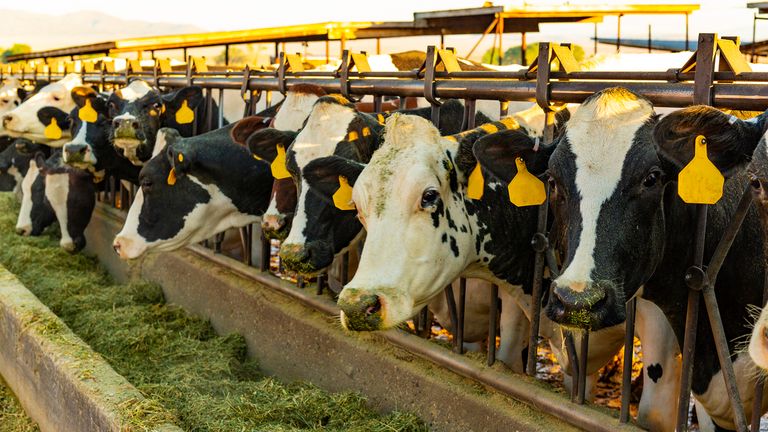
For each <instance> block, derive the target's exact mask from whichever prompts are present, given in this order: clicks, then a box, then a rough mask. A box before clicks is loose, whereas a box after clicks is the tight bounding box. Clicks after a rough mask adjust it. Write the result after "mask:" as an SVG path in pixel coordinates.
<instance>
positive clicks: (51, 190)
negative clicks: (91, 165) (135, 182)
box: [16, 150, 96, 253]
mask: <svg viewBox="0 0 768 432" xmlns="http://www.w3.org/2000/svg"><path fill="white" fill-rule="evenodd" d="M30 165H34V167H35V168H36V170H34V171H32V170H30V172H32V175H29V176H26V177H24V181H23V182H22V187H23V188H24V192H23V194H24V195H23V199H22V206H21V210H20V212H19V219H18V222H17V225H16V230H17V232H19V233H20V234H23V235H40V234H42V232H43V230H45V228H47V227H48V226H50V225H51V224H52V223H53V222H55V221H57V220H58V222H59V226H60V229H61V240H60V242H59V244H60V245H61V247H62V248H63V249H64V250H66V251H67V252H71V253H74V252H78V251H80V250H81V249H82V248H83V247H85V243H86V241H85V228H86V227H87V226H88V222H90V220H91V214H92V212H93V208H94V207H95V205H96V195H95V192H96V186H95V183H94V178H93V176H92V175H91V174H90V173H89V172H87V171H83V170H79V169H75V168H72V167H69V166H67V165H65V164H63V162H62V159H61V150H56V151H54V153H53V154H52V155H51V157H50V158H48V159H47V160H46V159H45V157H44V156H43V154H42V153H37V155H36V156H35V159H34V161H31V162H30Z"/></svg>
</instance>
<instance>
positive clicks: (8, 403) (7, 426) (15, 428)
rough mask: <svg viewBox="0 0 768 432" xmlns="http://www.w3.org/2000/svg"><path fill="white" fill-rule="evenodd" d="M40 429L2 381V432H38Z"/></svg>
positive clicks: (0, 399) (0, 385)
mask: <svg viewBox="0 0 768 432" xmlns="http://www.w3.org/2000/svg"><path fill="white" fill-rule="evenodd" d="M39 430H40V428H38V427H37V424H35V422H33V421H32V420H31V419H30V418H29V417H27V415H26V414H24V410H23V409H22V408H21V404H19V401H18V400H17V399H16V397H15V396H14V395H13V393H11V389H9V388H8V387H7V386H6V385H5V382H3V380H2V379H0V432H38V431H39Z"/></svg>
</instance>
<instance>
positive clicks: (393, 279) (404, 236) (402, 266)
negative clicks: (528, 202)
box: [305, 115, 535, 330]
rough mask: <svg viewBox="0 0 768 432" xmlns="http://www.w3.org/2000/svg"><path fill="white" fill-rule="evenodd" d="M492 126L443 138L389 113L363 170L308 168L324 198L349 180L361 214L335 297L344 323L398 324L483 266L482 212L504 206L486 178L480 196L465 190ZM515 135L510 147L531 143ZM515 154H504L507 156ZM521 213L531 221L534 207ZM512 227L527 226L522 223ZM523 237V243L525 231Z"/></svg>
mask: <svg viewBox="0 0 768 432" xmlns="http://www.w3.org/2000/svg"><path fill="white" fill-rule="evenodd" d="M505 121H509V120H505ZM511 122H514V121H513V120H511V121H510V123H508V124H511ZM494 125H496V124H495V123H494ZM499 125H501V124H499ZM506 125H507V124H505V126H506ZM515 127H516V123H515ZM497 129H498V126H493V127H489V126H486V127H485V129H483V128H477V129H475V130H472V131H469V132H467V133H463V134H459V135H456V136H452V137H441V136H440V133H439V131H438V130H437V129H436V128H435V127H434V126H432V124H431V123H430V122H429V121H428V120H425V119H423V118H420V117H416V116H408V115H395V116H393V117H391V118H390V119H388V120H387V123H386V128H385V131H384V137H385V138H384V143H383V145H382V147H381V148H380V149H379V150H377V152H376V153H374V155H373V157H372V158H371V160H370V162H369V163H368V164H367V165H366V166H365V168H364V169H362V167H361V166H359V165H358V166H356V165H353V164H350V163H349V162H347V161H344V160H343V159H339V158H337V159H336V160H334V158H326V159H325V160H318V161H316V162H314V163H312V164H310V165H309V166H308V167H307V168H306V169H305V177H306V179H307V181H308V182H309V183H310V185H311V184H312V183H313V182H316V181H317V180H315V177H320V175H323V177H322V178H324V183H325V187H324V189H323V188H321V187H320V186H317V190H319V191H323V190H324V193H325V196H326V199H329V200H330V199H331V197H332V195H331V194H333V193H334V191H336V190H338V189H339V184H340V179H339V177H340V176H341V177H344V178H345V179H346V180H347V181H348V182H353V183H354V191H353V199H354V202H355V205H356V207H357V211H358V214H359V216H358V217H359V219H360V220H361V221H362V222H363V224H364V225H365V228H366V244H365V248H364V249H363V253H362V256H361V259H360V264H359V266H358V270H357V273H356V274H355V276H354V278H353V279H352V280H351V281H350V282H349V283H348V284H347V285H346V286H345V287H344V290H343V291H342V292H341V294H340V296H339V305H340V307H341V308H342V311H343V313H342V324H343V325H344V326H345V327H346V328H348V329H352V330H381V329H386V328H390V327H393V326H396V325H398V324H399V323H401V322H403V321H404V320H406V319H408V318H410V317H411V316H413V315H414V314H415V313H416V312H418V311H419V310H420V308H422V307H423V306H424V305H426V304H427V303H428V302H429V301H430V300H431V299H432V298H434V297H435V296H436V295H438V294H440V293H441V292H442V291H443V289H444V288H445V286H446V285H447V284H449V283H450V282H451V281H452V280H454V279H455V278H456V277H458V276H459V275H460V274H462V273H463V272H464V271H466V270H467V269H468V268H470V267H473V266H474V268H475V269H476V270H479V269H480V268H482V267H487V266H488V265H489V261H490V260H491V259H492V258H493V255H492V254H488V253H486V249H487V248H486V246H487V244H486V243H487V242H488V240H489V239H488V236H489V230H488V227H487V226H486V225H484V224H483V223H481V222H480V221H479V212H480V211H486V210H488V209H490V207H494V208H496V207H498V204H492V203H491V202H492V201H493V200H494V199H496V198H500V199H498V202H499V203H503V201H502V199H503V197H502V196H501V195H500V194H502V190H503V188H501V187H498V184H497V182H495V181H491V182H488V183H487V184H486V188H485V189H486V193H485V195H484V197H483V201H478V202H473V201H472V200H470V199H469V198H467V196H466V194H467V182H468V177H469V175H470V173H471V172H472V170H473V169H474V168H475V166H476V164H477V161H476V159H475V157H474V155H473V153H472V147H473V144H474V143H475V142H476V141H477V140H478V138H480V137H483V136H486V137H489V136H488V135H487V133H488V132H492V131H494V130H497ZM521 135H522V136H523V137H524V140H523V141H522V142H521V143H520V144H517V145H518V146H527V145H530V147H532V146H533V141H532V140H531V139H530V138H528V137H527V136H525V135H524V134H521ZM491 136H492V135H491ZM478 144H479V142H478ZM519 152H520V149H517V150H514V151H513V152H512V153H511V155H510V157H511V158H512V160H514V155H515V154H517V153H519ZM320 167H322V168H323V169H322V170H321V169H319V168H320ZM361 169H362V172H360V173H359V175H356V174H357V172H358V171H359V170H361ZM497 190H498V194H497V193H496V191H497ZM507 203H508V199H507ZM507 205H509V204H507ZM524 212H526V213H531V214H532V215H533V218H529V219H532V220H533V221H535V210H533V211H531V210H527V209H526V210H524ZM534 223H535V222H534ZM528 225H531V224H530V223H529V224H528ZM516 229H524V230H526V231H530V227H529V226H525V227H523V228H521V227H516ZM526 237H527V238H526V239H525V242H526V243H529V242H530V235H526Z"/></svg>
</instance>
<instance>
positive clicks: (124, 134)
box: [108, 91, 163, 166]
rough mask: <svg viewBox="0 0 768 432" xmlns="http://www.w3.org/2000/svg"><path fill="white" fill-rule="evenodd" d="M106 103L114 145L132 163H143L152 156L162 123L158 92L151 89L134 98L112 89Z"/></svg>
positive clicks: (160, 102)
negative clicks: (130, 99) (131, 99)
mask: <svg viewBox="0 0 768 432" xmlns="http://www.w3.org/2000/svg"><path fill="white" fill-rule="evenodd" d="M108 107H109V117H111V118H112V131H111V133H110V136H111V138H112V144H113V145H114V146H115V149H116V150H117V152H118V153H119V154H121V155H123V156H124V157H125V158H126V159H128V160H129V161H131V163H132V164H134V165H137V166H141V165H143V164H144V162H146V161H148V160H149V159H150V157H152V152H153V150H154V148H155V138H156V136H157V131H158V130H159V129H160V127H162V116H163V103H162V100H161V98H160V94H159V93H158V92H156V91H150V92H148V93H146V94H145V95H144V96H142V97H140V98H138V99H136V100H134V101H126V100H124V99H122V98H120V96H118V95H117V94H114V93H113V94H112V95H111V96H110V97H109V101H108Z"/></svg>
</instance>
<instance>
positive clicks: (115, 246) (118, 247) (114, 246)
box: [112, 238, 123, 256]
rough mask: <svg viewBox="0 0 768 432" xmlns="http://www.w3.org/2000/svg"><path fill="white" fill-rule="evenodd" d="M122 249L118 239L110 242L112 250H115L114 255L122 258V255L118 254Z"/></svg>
mask: <svg viewBox="0 0 768 432" xmlns="http://www.w3.org/2000/svg"><path fill="white" fill-rule="evenodd" d="M122 248H123V245H122V242H121V240H120V239H119V238H116V239H115V241H114V242H112V249H114V250H115V253H116V254H117V255H118V256H122V254H121V253H120V252H121V251H122Z"/></svg>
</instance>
